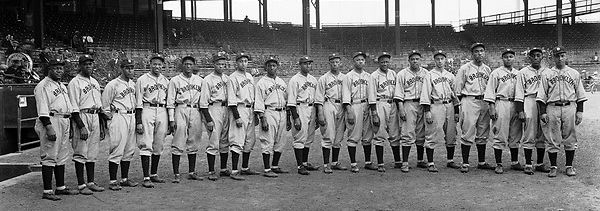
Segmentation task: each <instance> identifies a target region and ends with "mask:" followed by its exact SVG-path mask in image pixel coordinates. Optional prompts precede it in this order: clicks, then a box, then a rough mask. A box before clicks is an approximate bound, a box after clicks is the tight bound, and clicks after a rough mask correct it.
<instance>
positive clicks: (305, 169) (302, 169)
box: [298, 166, 310, 175]
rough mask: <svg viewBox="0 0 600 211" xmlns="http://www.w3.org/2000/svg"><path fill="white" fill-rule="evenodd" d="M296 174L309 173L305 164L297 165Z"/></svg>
mask: <svg viewBox="0 0 600 211" xmlns="http://www.w3.org/2000/svg"><path fill="white" fill-rule="evenodd" d="M298 174H300V175H310V171H308V169H307V168H306V166H299V167H298Z"/></svg>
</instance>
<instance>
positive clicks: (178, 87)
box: [167, 73, 204, 119]
mask: <svg viewBox="0 0 600 211" xmlns="http://www.w3.org/2000/svg"><path fill="white" fill-rule="evenodd" d="M203 81H204V79H202V78H200V76H197V75H193V74H192V76H191V77H190V78H187V77H185V76H184V75H183V73H182V74H179V75H177V76H175V77H173V78H172V79H171V81H169V85H168V88H167V109H169V119H174V118H175V116H174V112H173V110H172V109H175V107H176V106H177V105H181V104H184V105H191V106H198V102H199V101H200V90H201V87H202V83H203Z"/></svg>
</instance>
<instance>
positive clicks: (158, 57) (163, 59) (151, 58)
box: [150, 56, 165, 62]
mask: <svg viewBox="0 0 600 211" xmlns="http://www.w3.org/2000/svg"><path fill="white" fill-rule="evenodd" d="M154 59H160V61H162V62H165V58H162V57H161V56H153V57H150V61H152V60H154Z"/></svg>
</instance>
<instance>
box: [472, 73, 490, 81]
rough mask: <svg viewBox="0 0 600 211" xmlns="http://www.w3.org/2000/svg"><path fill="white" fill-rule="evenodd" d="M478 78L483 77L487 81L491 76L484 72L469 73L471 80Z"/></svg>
mask: <svg viewBox="0 0 600 211" xmlns="http://www.w3.org/2000/svg"><path fill="white" fill-rule="evenodd" d="M478 78H481V79H484V80H486V81H487V80H488V79H490V76H489V75H488V74H486V73H484V72H476V73H473V74H471V75H469V81H473V80H475V79H478Z"/></svg>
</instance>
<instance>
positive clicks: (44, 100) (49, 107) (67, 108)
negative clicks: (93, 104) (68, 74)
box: [33, 77, 73, 117]
mask: <svg viewBox="0 0 600 211" xmlns="http://www.w3.org/2000/svg"><path fill="white" fill-rule="evenodd" d="M33 93H34V95H35V96H36V97H35V102H36V106H37V113H38V116H39V117H50V113H58V114H70V113H71V112H73V106H72V105H71V100H69V95H68V92H67V87H66V86H65V85H64V84H62V83H60V82H58V81H54V80H52V79H50V77H45V78H44V79H43V80H42V81H40V82H39V83H38V84H37V85H36V86H35V89H34V90H33Z"/></svg>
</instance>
